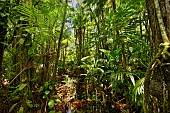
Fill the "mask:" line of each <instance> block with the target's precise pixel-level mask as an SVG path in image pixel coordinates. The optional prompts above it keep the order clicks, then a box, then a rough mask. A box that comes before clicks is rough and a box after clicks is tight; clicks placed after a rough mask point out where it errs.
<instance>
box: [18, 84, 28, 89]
mask: <svg viewBox="0 0 170 113" xmlns="http://www.w3.org/2000/svg"><path fill="white" fill-rule="evenodd" d="M25 86H27V84H21V85H20V86H19V88H18V90H19V91H20V90H22V89H24V88H25Z"/></svg>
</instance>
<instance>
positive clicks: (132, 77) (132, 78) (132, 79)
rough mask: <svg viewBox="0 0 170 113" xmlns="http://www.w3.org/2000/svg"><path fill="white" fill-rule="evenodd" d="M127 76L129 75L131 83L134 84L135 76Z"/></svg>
mask: <svg viewBox="0 0 170 113" xmlns="http://www.w3.org/2000/svg"><path fill="white" fill-rule="evenodd" d="M129 77H130V79H131V81H132V83H133V85H134V86H135V78H134V76H133V75H129Z"/></svg>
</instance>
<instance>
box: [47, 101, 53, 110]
mask: <svg viewBox="0 0 170 113" xmlns="http://www.w3.org/2000/svg"><path fill="white" fill-rule="evenodd" d="M53 106H54V100H50V101H49V102H48V107H49V108H50V109H51V108H52V107H53Z"/></svg>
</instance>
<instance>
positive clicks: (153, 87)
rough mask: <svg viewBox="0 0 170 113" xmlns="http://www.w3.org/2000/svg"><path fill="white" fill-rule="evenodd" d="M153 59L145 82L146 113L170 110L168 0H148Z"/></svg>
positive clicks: (169, 26)
mask: <svg viewBox="0 0 170 113" xmlns="http://www.w3.org/2000/svg"><path fill="white" fill-rule="evenodd" d="M146 7H147V11H148V17H149V24H150V26H151V35H150V38H151V39H152V40H151V42H150V44H152V45H151V47H153V48H151V49H152V50H153V51H152V54H153V59H152V61H151V63H150V64H149V66H148V69H147V72H146V76H145V82H144V111H145V113H152V112H161V113H167V112H170V110H169V108H170V103H169V102H170V65H169V63H170V55H169V52H170V51H169V44H170V42H169V39H170V4H169V2H168V0H146Z"/></svg>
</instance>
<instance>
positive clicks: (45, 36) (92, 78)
mask: <svg viewBox="0 0 170 113" xmlns="http://www.w3.org/2000/svg"><path fill="white" fill-rule="evenodd" d="M5 3H6V1H3V0H1V1H0V10H3V11H2V12H1V13H0V15H1V16H2V17H7V18H8V19H7V21H6V23H7V25H8V26H7V29H8V30H7V35H6V42H0V43H1V44H3V45H5V46H6V47H5V51H4V59H3V77H2V79H1V81H2V82H4V79H6V78H7V79H9V81H12V83H11V84H10V86H9V89H8V91H6V89H3V88H1V89H2V92H4V93H5V92H6V94H7V96H4V95H2V94H0V96H2V101H4V100H5V101H4V103H3V107H2V110H6V109H8V110H9V112H13V111H15V112H18V113H21V112H33V111H34V110H35V111H36V112H44V110H46V111H47V112H50V113H54V112H56V111H55V110H54V108H55V107H56V106H57V108H55V109H58V111H57V112H63V111H64V112H65V111H66V110H65V109H64V110H63V109H59V108H60V107H61V106H64V105H63V101H65V102H67V103H65V104H70V103H69V102H70V101H71V100H74V99H82V100H85V102H86V100H91V101H92V102H91V101H89V102H88V101H87V103H85V104H87V105H84V108H83V109H84V110H87V112H106V110H108V111H107V112H114V111H115V112H116V107H115V106H114V103H115V102H119V101H120V103H125V102H127V104H130V105H128V106H131V108H128V109H130V112H135V111H134V108H133V107H132V106H135V108H137V107H139V106H141V105H142V95H143V80H144V73H145V71H146V68H147V65H148V62H149V61H150V59H151V55H150V54H151V51H150V45H149V44H150V42H149V37H148V36H149V35H148V34H147V33H148V31H147V28H146V26H147V24H148V23H147V21H148V20H147V16H145V13H146V12H145V11H144V4H145V1H144V0H138V1H136V0H123V1H122V0H117V2H116V9H115V10H116V11H114V9H113V7H112V4H111V3H107V0H84V2H83V3H82V4H79V7H78V8H73V7H71V6H68V9H67V10H68V11H67V13H68V14H67V17H66V18H67V20H66V26H65V27H64V33H63V39H62V40H61V48H60V50H57V48H58V39H59V37H60V35H61V33H60V32H61V26H62V22H63V18H62V17H63V14H64V11H63V10H64V6H65V3H63V2H60V1H59V0H55V1H53V0H42V1H37V0H33V1H32V3H24V2H21V3H19V4H18V3H16V2H15V1H11V2H10V5H9V7H10V8H9V10H10V11H9V12H8V11H7V10H6V8H5ZM2 22H5V21H2ZM4 24H5V23H0V25H4ZM57 51H60V58H59V61H58V65H57V70H58V72H57V73H54V70H55V69H54V68H55V62H56V56H57ZM124 57H125V59H124ZM54 75H56V76H55V77H54ZM53 78H55V81H54V80H53ZM23 80H24V81H23ZM0 83H1V82H0ZM0 85H1V84H0ZM72 85H73V86H74V87H73V86H72ZM62 86H63V87H62ZM80 86H81V87H80ZM76 87H79V89H78V88H77V89H78V90H76V92H72V90H73V89H76ZM59 91H61V92H63V93H66V94H67V96H68V97H64V96H66V95H64V94H63V93H60V92H59ZM72 93H73V94H72ZM79 94H81V95H79ZM58 95H62V96H63V97H62V96H58ZM69 96H70V97H69ZM80 96H81V98H80ZM61 97H62V98H61ZM6 98H8V99H6ZM124 98H125V100H126V101H125V100H123V99H124ZM20 100H21V101H20ZM90 102H91V103H90ZM0 103H1V99H0ZM9 103H11V105H8V104H9ZM44 103H46V104H44ZM88 103H90V104H89V105H88ZM94 104H95V105H94ZM85 106H90V110H89V108H88V109H86V108H85ZM65 107H66V106H65ZM69 107H70V106H69ZM24 108H27V110H28V111H24ZM0 110H1V109H0ZM2 110H1V111H2ZM62 110H63V111H62ZM109 110H110V111H109ZM1 111H0V112H1Z"/></svg>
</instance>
